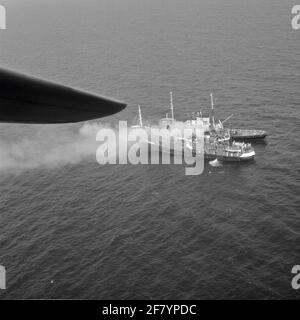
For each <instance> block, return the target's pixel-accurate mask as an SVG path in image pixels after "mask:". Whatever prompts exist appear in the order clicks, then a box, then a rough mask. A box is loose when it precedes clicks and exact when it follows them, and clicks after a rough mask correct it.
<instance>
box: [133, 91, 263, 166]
mask: <svg viewBox="0 0 300 320" xmlns="http://www.w3.org/2000/svg"><path fill="white" fill-rule="evenodd" d="M170 110H171V116H170V117H169V115H168V114H166V117H165V118H163V119H161V120H160V121H159V127H160V128H161V129H167V130H170V131H171V130H172V129H174V128H176V127H177V125H178V123H177V122H176V120H175V118H174V107H173V96H172V92H170ZM211 110H212V111H211V115H210V117H208V118H204V117H202V115H201V116H197V117H194V118H193V119H190V120H186V121H185V122H184V123H183V126H184V128H190V129H193V130H194V131H195V130H196V129H197V128H201V129H202V130H203V129H204V137H202V139H204V141H203V142H204V145H203V148H202V149H201V148H200V150H199V151H198V150H197V144H198V143H203V142H202V141H199V139H198V138H197V137H196V135H195V134H192V136H191V137H189V138H188V139H186V138H185V139H183V138H176V137H174V139H180V140H181V143H179V144H178V143H177V144H175V143H174V145H173V146H172V144H171V148H173V149H172V150H171V151H176V150H175V149H174V148H178V145H179V146H180V151H181V150H185V149H189V150H191V151H192V154H193V155H194V156H197V155H198V156H200V155H204V158H205V159H207V160H215V159H217V160H219V161H222V162H232V161H236V162H239V161H249V160H253V159H254V157H255V151H254V149H253V147H252V146H251V143H246V142H244V141H240V142H238V141H236V140H248V139H261V138H264V137H265V136H266V135H267V134H266V132H265V131H263V130H244V129H226V128H224V126H223V124H224V123H225V122H226V121H227V120H228V119H229V118H231V117H232V115H231V116H229V117H228V118H227V119H225V120H224V121H223V122H221V121H220V120H219V121H218V122H217V123H215V118H214V103H213V95H212V94H211ZM133 127H141V128H142V127H143V128H146V127H145V126H143V122H142V114H141V109H140V106H139V125H138V126H133ZM149 128H150V127H147V129H149ZM147 142H148V143H149V144H154V142H152V141H147ZM159 146H160V147H162V151H163V150H164V148H163V144H162V141H161V140H159Z"/></svg>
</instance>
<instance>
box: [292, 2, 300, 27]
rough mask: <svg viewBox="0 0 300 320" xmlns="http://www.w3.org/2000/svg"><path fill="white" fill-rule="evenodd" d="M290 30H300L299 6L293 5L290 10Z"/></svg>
mask: <svg viewBox="0 0 300 320" xmlns="http://www.w3.org/2000/svg"><path fill="white" fill-rule="evenodd" d="M292 14H293V15H294V16H293V18H292V28H293V29H294V30H300V5H295V6H293V8H292Z"/></svg>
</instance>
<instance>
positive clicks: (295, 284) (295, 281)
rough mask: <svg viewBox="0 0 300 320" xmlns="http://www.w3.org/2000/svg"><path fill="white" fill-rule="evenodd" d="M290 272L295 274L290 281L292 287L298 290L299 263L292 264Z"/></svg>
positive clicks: (299, 287)
mask: <svg viewBox="0 0 300 320" xmlns="http://www.w3.org/2000/svg"><path fill="white" fill-rule="evenodd" d="M292 273H293V274H295V276H294V277H293V279H292V282H291V285H292V288H293V289H295V290H299V289H300V265H295V266H293V268H292Z"/></svg>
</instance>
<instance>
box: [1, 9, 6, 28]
mask: <svg viewBox="0 0 300 320" xmlns="http://www.w3.org/2000/svg"><path fill="white" fill-rule="evenodd" d="M0 29H2V30H5V29H6V10H5V7H3V6H2V5H1V4H0Z"/></svg>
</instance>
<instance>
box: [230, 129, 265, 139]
mask: <svg viewBox="0 0 300 320" xmlns="http://www.w3.org/2000/svg"><path fill="white" fill-rule="evenodd" d="M230 136H231V139H232V140H258V139H264V138H265V137H266V136H267V133H266V132H265V131H263V130H244V129H232V130H230Z"/></svg>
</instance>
